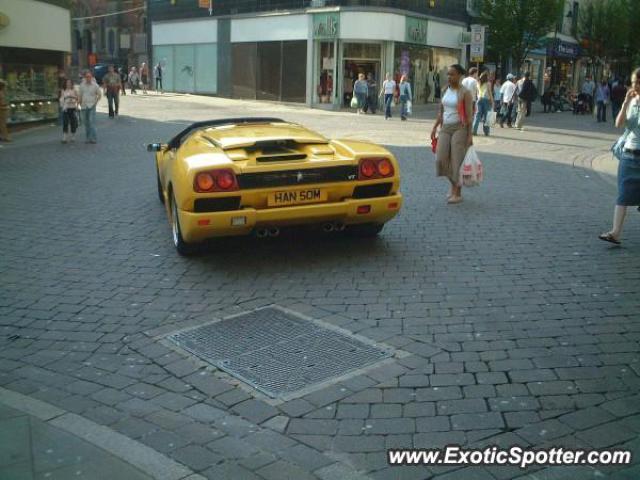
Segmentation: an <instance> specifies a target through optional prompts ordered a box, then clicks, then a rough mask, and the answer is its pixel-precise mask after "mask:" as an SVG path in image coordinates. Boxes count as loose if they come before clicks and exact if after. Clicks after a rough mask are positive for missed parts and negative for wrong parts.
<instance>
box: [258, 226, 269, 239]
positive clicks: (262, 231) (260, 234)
mask: <svg viewBox="0 0 640 480" xmlns="http://www.w3.org/2000/svg"><path fill="white" fill-rule="evenodd" d="M267 235H269V230H267V229H266V228H259V229H257V230H256V237H258V238H265V237H266V236H267Z"/></svg>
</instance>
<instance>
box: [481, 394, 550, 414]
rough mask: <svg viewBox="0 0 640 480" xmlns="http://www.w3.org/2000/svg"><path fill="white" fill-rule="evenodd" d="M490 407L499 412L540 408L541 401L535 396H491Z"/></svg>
mask: <svg viewBox="0 0 640 480" xmlns="http://www.w3.org/2000/svg"><path fill="white" fill-rule="evenodd" d="M488 401H489V407H490V408H491V410H495V411H498V412H517V411H522V410H538V409H539V408H540V402H538V399H536V398H535V397H497V398H490V399H489V400H488Z"/></svg>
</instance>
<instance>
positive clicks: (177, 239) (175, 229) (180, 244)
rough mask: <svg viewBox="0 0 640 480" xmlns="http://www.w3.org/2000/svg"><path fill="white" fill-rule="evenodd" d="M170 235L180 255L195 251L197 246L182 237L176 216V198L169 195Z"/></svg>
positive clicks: (178, 219) (190, 253) (191, 253)
mask: <svg viewBox="0 0 640 480" xmlns="http://www.w3.org/2000/svg"><path fill="white" fill-rule="evenodd" d="M170 207H171V237H172V239H173V245H174V246H175V247H176V250H177V251H178V253H179V254H180V255H183V256H188V255H193V254H194V253H196V251H197V246H196V245H194V244H191V243H187V242H185V241H184V238H182V230H181V229H180V218H179V217H178V207H177V206H176V199H175V197H174V196H173V195H171V205H170Z"/></svg>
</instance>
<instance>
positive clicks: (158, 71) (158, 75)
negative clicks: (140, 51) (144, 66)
mask: <svg viewBox="0 0 640 480" xmlns="http://www.w3.org/2000/svg"><path fill="white" fill-rule="evenodd" d="M153 77H154V78H155V79H156V93H158V92H160V93H164V91H163V89H162V65H161V64H160V62H158V64H157V65H156V67H155V68H154V69H153Z"/></svg>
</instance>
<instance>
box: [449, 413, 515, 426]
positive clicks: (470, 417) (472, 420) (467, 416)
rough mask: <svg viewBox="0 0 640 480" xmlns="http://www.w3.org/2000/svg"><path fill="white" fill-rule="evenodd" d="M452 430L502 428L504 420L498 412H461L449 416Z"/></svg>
mask: <svg viewBox="0 0 640 480" xmlns="http://www.w3.org/2000/svg"><path fill="white" fill-rule="evenodd" d="M451 425H452V427H453V430H484V429H487V430H488V429H502V428H504V426H505V424H504V420H503V419H502V415H500V413H498V412H490V413H463V414H459V415H452V416H451Z"/></svg>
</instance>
